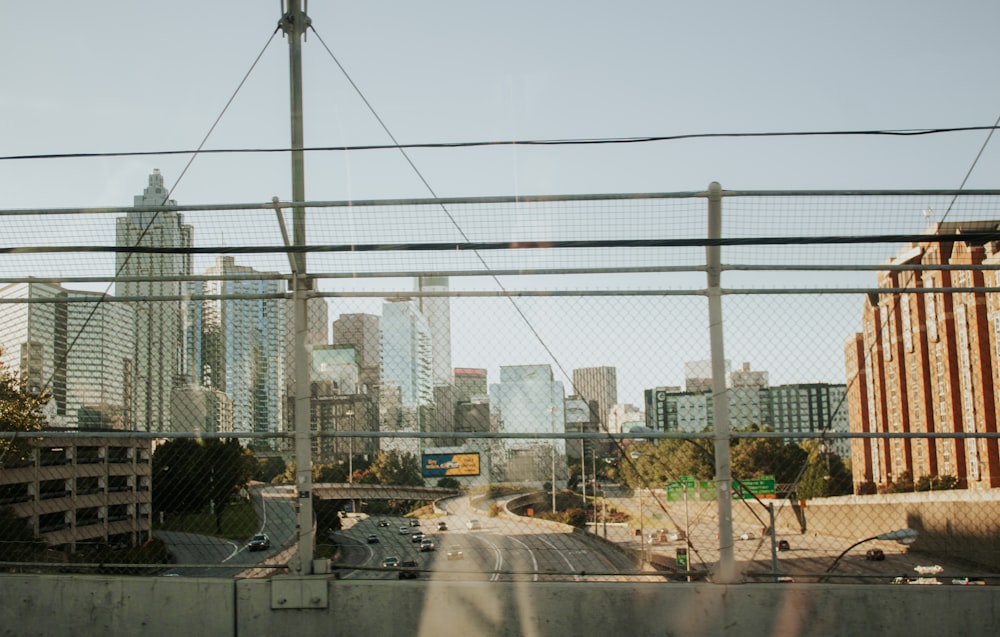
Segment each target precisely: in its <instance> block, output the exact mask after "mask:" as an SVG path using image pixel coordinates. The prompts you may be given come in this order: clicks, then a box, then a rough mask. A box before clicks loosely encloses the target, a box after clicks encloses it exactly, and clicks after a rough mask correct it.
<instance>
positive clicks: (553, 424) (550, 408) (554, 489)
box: [549, 406, 556, 514]
mask: <svg viewBox="0 0 1000 637" xmlns="http://www.w3.org/2000/svg"><path fill="white" fill-rule="evenodd" d="M549 413H550V414H552V433H553V435H554V434H555V433H556V408H555V406H552V407H549ZM555 512H556V439H555V438H553V439H552V513H553V514H554V513H555Z"/></svg>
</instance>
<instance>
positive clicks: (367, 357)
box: [333, 314, 382, 394]
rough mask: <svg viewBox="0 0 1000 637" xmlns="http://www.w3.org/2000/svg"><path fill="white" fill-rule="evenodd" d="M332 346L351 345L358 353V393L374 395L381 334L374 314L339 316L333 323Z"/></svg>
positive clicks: (377, 381)
mask: <svg viewBox="0 0 1000 637" xmlns="http://www.w3.org/2000/svg"><path fill="white" fill-rule="evenodd" d="M333 344H334V345H353V346H354V349H355V350H357V352H358V366H359V370H360V377H359V380H358V382H359V385H360V387H359V392H360V393H363V394H376V393H377V392H378V387H379V384H380V378H381V376H380V370H379V366H380V363H381V351H382V349H381V348H382V332H381V327H380V324H379V317H378V316H377V315H375V314H341V315H340V316H339V317H337V319H336V320H335V321H334V322H333Z"/></svg>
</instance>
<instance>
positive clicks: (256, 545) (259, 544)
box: [247, 533, 271, 551]
mask: <svg viewBox="0 0 1000 637" xmlns="http://www.w3.org/2000/svg"><path fill="white" fill-rule="evenodd" d="M269 548H271V538H269V537H267V535H265V534H263V533H258V534H257V535H255V536H253V537H252V538H250V541H249V542H248V543H247V550H249V551H266V550H267V549H269Z"/></svg>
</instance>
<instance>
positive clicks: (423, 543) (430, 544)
mask: <svg viewBox="0 0 1000 637" xmlns="http://www.w3.org/2000/svg"><path fill="white" fill-rule="evenodd" d="M436 548H437V547H436V546H434V540H432V539H430V538H426V537H425V538H424V539H422V540H420V551H421V552H422V553H423V552H426V551H433V550H434V549H436Z"/></svg>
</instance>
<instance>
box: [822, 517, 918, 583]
mask: <svg viewBox="0 0 1000 637" xmlns="http://www.w3.org/2000/svg"><path fill="white" fill-rule="evenodd" d="M872 540H889V541H895V542H899V543H900V544H913V543H914V542H915V541H916V540H917V532H916V531H915V530H913V529H909V528H907V529H898V530H896V531H889V532H888V533H882V534H881V535H873V536H872V537H866V538H865V539H863V540H858V541H857V542H855V543H854V544H852V545H850V546H848V547H847V548H846V549H844V550H843V552H842V553H841V554H840V555H838V556H837V559H835V560H833V564H831V565H830V568H828V569H826V572H825V573H824V574H823V577H821V578H820V579H819V581H820V582H825V581H826V580H827V576H828V575H829V574H830V573H831V572H833V569H835V568H836V567H837V564H838V563H839V562H840V559H841V558H842V557H844V556H845V555H847V553H848V552H849V551H850V550H851V549H853V548H854V547H855V546H858V545H859V544H864V543H865V542H871V541H872Z"/></svg>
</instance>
